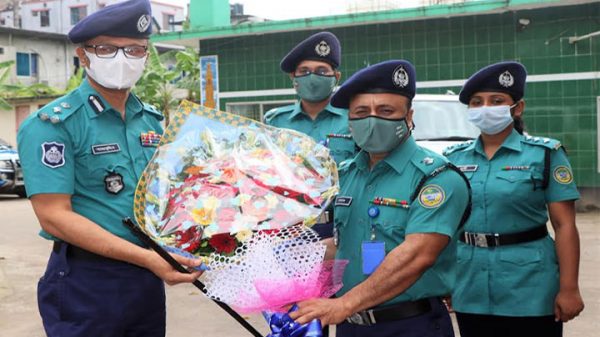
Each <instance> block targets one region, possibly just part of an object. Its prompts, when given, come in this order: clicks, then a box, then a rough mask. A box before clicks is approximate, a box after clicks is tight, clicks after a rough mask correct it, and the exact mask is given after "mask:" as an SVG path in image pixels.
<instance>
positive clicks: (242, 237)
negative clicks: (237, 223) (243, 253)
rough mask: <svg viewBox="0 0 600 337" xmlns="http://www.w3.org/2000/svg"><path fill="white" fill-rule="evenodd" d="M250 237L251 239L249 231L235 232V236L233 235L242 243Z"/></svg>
mask: <svg viewBox="0 0 600 337" xmlns="http://www.w3.org/2000/svg"><path fill="white" fill-rule="evenodd" d="M250 237H252V231H251V230H243V231H239V232H237V234H235V238H236V240H238V241H239V242H244V241H246V240H248V239H250Z"/></svg>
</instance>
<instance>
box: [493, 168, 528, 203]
mask: <svg viewBox="0 0 600 337" xmlns="http://www.w3.org/2000/svg"><path fill="white" fill-rule="evenodd" d="M533 183H534V181H533V176H532V173H531V172H530V171H500V172H497V173H496V181H495V189H496V192H497V193H498V196H499V197H500V198H510V200H512V201H513V202H518V203H520V202H527V201H528V200H529V197H530V195H531V192H532V191H533Z"/></svg>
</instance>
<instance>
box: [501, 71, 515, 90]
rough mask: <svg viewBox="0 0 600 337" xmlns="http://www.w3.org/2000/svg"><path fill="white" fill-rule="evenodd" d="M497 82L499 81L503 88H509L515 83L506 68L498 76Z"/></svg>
mask: <svg viewBox="0 0 600 337" xmlns="http://www.w3.org/2000/svg"><path fill="white" fill-rule="evenodd" d="M498 83H500V85H501V86H503V87H505V88H510V87H512V86H513V84H515V79H514V77H513V75H512V74H511V73H509V72H508V70H507V71H505V72H503V73H502V74H500V77H499V78H498Z"/></svg>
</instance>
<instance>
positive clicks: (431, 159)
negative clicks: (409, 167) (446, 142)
mask: <svg viewBox="0 0 600 337" xmlns="http://www.w3.org/2000/svg"><path fill="white" fill-rule="evenodd" d="M410 160H411V162H412V163H413V165H415V166H416V167H417V168H418V169H419V170H420V171H421V172H423V174H425V175H428V174H430V173H431V172H433V171H435V170H436V169H438V168H439V167H441V166H444V165H446V163H447V162H448V160H447V159H446V158H444V157H442V156H440V155H439V154H437V153H434V152H432V151H429V150H427V149H424V148H422V149H421V150H420V151H417V153H415V154H414V155H413V156H412V157H411V159H410Z"/></svg>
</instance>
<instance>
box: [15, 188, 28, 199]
mask: <svg viewBox="0 0 600 337" xmlns="http://www.w3.org/2000/svg"><path fill="white" fill-rule="evenodd" d="M15 193H16V194H17V195H18V196H19V198H27V192H25V187H21V188H18V189H16V190H15Z"/></svg>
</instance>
